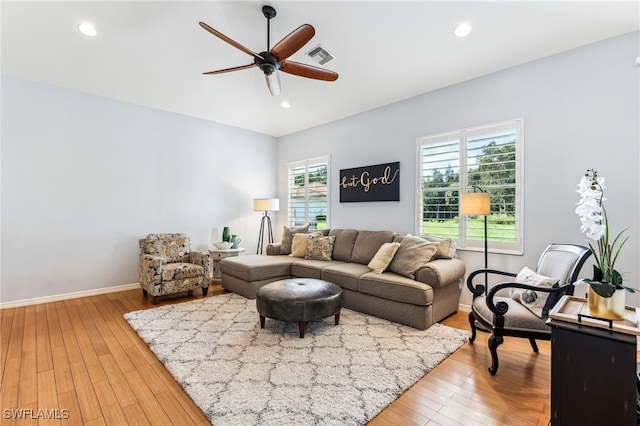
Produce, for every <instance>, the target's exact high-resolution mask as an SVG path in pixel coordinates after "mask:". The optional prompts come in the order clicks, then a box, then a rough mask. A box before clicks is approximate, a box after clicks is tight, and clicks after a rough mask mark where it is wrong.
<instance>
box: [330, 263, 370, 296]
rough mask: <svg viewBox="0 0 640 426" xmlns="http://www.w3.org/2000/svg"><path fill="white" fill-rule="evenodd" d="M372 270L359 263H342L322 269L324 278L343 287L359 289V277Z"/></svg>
mask: <svg viewBox="0 0 640 426" xmlns="http://www.w3.org/2000/svg"><path fill="white" fill-rule="evenodd" d="M367 272H370V270H369V267H367V266H365V265H361V264H359V263H340V264H335V265H330V266H327V267H326V268H324V269H323V270H322V275H321V278H322V279H323V280H326V281H329V282H332V283H334V284H338V285H339V286H340V287H342V288H346V289H349V290H353V291H358V278H360V277H361V276H362V275H364V274H366V273H367Z"/></svg>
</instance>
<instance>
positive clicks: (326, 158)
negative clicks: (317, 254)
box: [285, 155, 331, 230]
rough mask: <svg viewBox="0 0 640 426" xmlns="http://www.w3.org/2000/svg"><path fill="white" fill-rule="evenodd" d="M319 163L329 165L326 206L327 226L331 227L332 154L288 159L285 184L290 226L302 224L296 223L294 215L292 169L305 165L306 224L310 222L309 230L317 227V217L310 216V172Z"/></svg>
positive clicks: (288, 224) (287, 219)
mask: <svg viewBox="0 0 640 426" xmlns="http://www.w3.org/2000/svg"><path fill="white" fill-rule="evenodd" d="M319 164H326V167H327V176H326V177H327V183H326V199H327V202H326V208H325V216H326V220H325V225H324V227H325V228H330V220H331V219H330V218H331V156H330V155H322V156H318V157H312V158H307V159H304V160H296V161H288V162H287V163H286V164H285V168H286V170H285V182H286V183H285V185H286V205H287V206H286V212H287V218H286V223H287V226H289V227H297V226H300V225H296V224H295V216H293V215H292V213H293V210H292V203H291V200H292V196H291V195H292V194H291V189H292V186H291V179H290V173H291V169H295V168H300V167H304V169H305V170H304V175H305V186H304V188H305V194H304V210H305V212H304V216H305V224H307V223H308V224H309V230H316V229H317V221H316V219H315V217H314V218H313V220H312V218H311V217H310V216H309V213H310V211H309V209H310V208H309V172H310V170H309V169H310V168H312V167H313V166H316V165H319Z"/></svg>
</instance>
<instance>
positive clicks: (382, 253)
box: [367, 243, 400, 274]
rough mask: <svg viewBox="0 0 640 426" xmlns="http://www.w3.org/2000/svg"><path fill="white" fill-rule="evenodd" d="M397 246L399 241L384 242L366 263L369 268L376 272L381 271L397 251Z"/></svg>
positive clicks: (379, 272)
mask: <svg viewBox="0 0 640 426" xmlns="http://www.w3.org/2000/svg"><path fill="white" fill-rule="evenodd" d="M398 247H400V243H384V244H383V245H382V246H381V247H380V248H379V249H378V252H377V253H376V255H375V256H373V259H371V262H369V264H368V265H367V266H368V267H369V269H371V270H372V271H373V272H375V273H376V274H381V273H383V272H384V271H385V270H386V269H387V267H388V266H389V264H390V263H391V260H393V256H394V255H395V254H396V252H397V251H398Z"/></svg>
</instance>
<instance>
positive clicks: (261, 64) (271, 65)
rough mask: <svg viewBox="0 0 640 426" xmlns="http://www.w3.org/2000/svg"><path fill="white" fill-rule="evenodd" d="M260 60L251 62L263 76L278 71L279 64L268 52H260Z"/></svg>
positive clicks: (254, 59)
mask: <svg viewBox="0 0 640 426" xmlns="http://www.w3.org/2000/svg"><path fill="white" fill-rule="evenodd" d="M260 56H261V57H262V59H260V58H258V57H254V58H253V62H254V63H255V64H256V65H257V66H258V68H260V69H261V70H262V72H263V73H265V75H271V74H272V73H273V72H274V71H277V70H278V69H280V65H281V64H280V62H278V60H277V59H276V57H275V56H273V55H272V54H271V53H269V52H260Z"/></svg>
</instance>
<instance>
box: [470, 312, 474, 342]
mask: <svg viewBox="0 0 640 426" xmlns="http://www.w3.org/2000/svg"><path fill="white" fill-rule="evenodd" d="M469 325H470V326H471V337H469V343H473V342H474V341H475V340H476V317H474V316H473V312H469Z"/></svg>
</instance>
